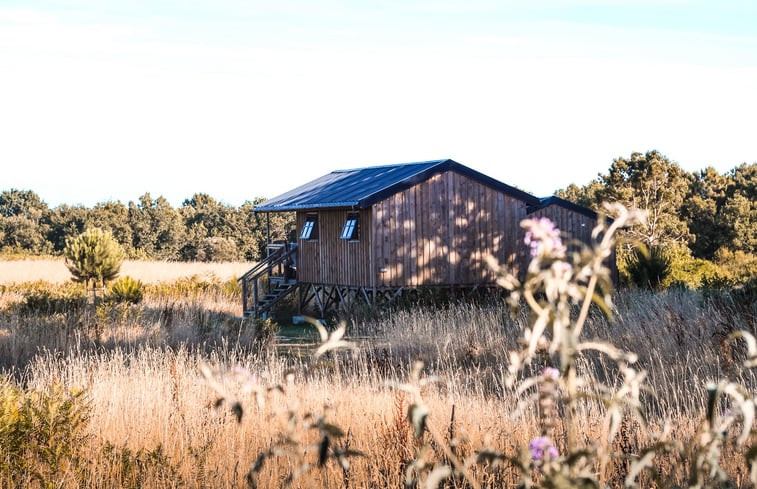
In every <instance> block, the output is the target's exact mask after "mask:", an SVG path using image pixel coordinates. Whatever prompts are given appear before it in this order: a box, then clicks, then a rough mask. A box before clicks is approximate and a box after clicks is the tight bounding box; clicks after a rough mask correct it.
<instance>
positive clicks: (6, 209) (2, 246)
mask: <svg viewBox="0 0 757 489" xmlns="http://www.w3.org/2000/svg"><path fill="white" fill-rule="evenodd" d="M49 214H50V209H49V208H48V207H47V204H46V203H44V202H43V201H42V200H41V199H40V198H39V196H38V195H37V194H35V193H34V192H32V191H31V190H15V189H11V190H5V191H3V192H1V193H0V250H3V251H12V252H24V253H32V254H40V253H50V252H52V247H51V246H50V244H49V243H48V241H47V239H46V233H47V231H48V230H49V225H48V224H47V221H48V217H49Z"/></svg>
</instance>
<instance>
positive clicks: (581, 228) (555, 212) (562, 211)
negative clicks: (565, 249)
mask: <svg viewBox="0 0 757 489" xmlns="http://www.w3.org/2000/svg"><path fill="white" fill-rule="evenodd" d="M529 217H548V218H549V219H551V220H552V222H553V223H555V226H557V229H559V230H560V232H561V233H562V234H563V235H564V236H565V237H566V238H565V239H564V241H565V240H567V241H568V242H569V241H570V240H574V241H581V242H582V243H584V244H589V245H590V244H591V231H592V230H593V229H594V227H595V226H596V225H597V220H596V219H593V218H591V217H589V216H585V215H583V214H580V213H578V212H575V211H572V210H570V209H566V208H565V207H562V206H559V205H554V204H553V205H548V206H547V207H544V208H543V209H539V210H537V211H534V212H533V213H531V214H529ZM615 260H616V255H615V251H614V250H613V253H612V254H611V255H610V257H609V258H608V260H607V263H606V265H607V266H608V267H609V268H610V270H611V272H612V279H613V282H615V283H616V284H617V283H618V265H617V263H616V261H615Z"/></svg>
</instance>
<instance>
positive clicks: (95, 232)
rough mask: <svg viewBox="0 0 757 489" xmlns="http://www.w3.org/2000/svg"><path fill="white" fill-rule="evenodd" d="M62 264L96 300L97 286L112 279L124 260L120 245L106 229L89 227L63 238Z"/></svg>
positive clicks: (102, 285) (102, 286) (103, 284)
mask: <svg viewBox="0 0 757 489" xmlns="http://www.w3.org/2000/svg"><path fill="white" fill-rule="evenodd" d="M63 256H64V258H65V263H66V266H67V267H68V269H69V270H70V271H71V275H73V277H72V280H73V281H74V282H84V284H85V286H86V287H87V288H90V286H91V289H92V293H93V295H94V298H95V300H97V287H98V286H99V287H100V288H105V284H106V283H107V282H108V281H110V280H112V279H114V278H116V277H117V276H118V273H119V271H120V270H121V263H123V260H124V251H123V248H121V246H120V245H119V244H118V242H117V241H116V240H115V239H114V238H113V235H112V234H111V233H110V232H108V231H103V230H102V229H100V228H90V229H87V230H86V231H84V232H83V233H81V234H80V235H78V236H76V237H73V238H70V239H68V240H67V241H66V249H65V250H64V251H63Z"/></svg>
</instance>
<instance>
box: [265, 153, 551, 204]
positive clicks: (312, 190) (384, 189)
mask: <svg viewBox="0 0 757 489" xmlns="http://www.w3.org/2000/svg"><path fill="white" fill-rule="evenodd" d="M450 170H451V171H455V172H457V173H459V174H462V175H465V176H466V177H468V178H471V179H472V180H475V181H477V182H479V183H481V184H483V185H486V186H488V187H491V188H493V189H495V190H499V191H501V192H504V193H505V194H507V195H510V196H512V197H515V198H518V199H520V200H523V201H525V202H526V203H527V204H528V205H532V206H538V205H539V204H540V200H539V199H538V198H537V197H534V196H533V195H531V194H529V193H527V192H524V191H522V190H518V189H516V188H515V187H511V186H509V185H507V184H504V183H502V182H500V181H498V180H495V179H493V178H491V177H488V176H486V175H484V174H483V173H479V172H477V171H476V170H473V169H471V168H468V167H467V166H463V165H461V164H460V163H457V162H456V161H453V160H449V159H447V160H433V161H423V162H419V163H404V164H399V165H385V166H372V167H368V168H356V169H353V170H337V171H334V172H331V173H329V174H328V175H324V176H322V177H320V178H317V179H315V180H313V181H312V182H309V183H306V184H304V185H302V186H300V187H297V188H295V189H293V190H290V191H289V192H286V193H283V194H281V195H279V196H278V197H274V198H272V199H270V200H267V201H265V202H262V203H261V204H260V205H258V206H255V211H258V212H283V211H295V210H307V209H329V208H345V207H347V208H359V209H365V208H367V207H370V206H371V205H373V204H375V203H376V202H379V201H381V200H383V199H385V198H387V197H389V196H391V195H394V194H396V193H397V192H401V191H403V190H405V189H408V188H410V187H412V186H413V185H416V184H418V183H421V182H423V181H425V180H428V179H429V178H431V177H432V176H434V175H437V174H439V173H443V172H446V171H450Z"/></svg>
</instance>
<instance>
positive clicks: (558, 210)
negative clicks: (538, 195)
mask: <svg viewBox="0 0 757 489" xmlns="http://www.w3.org/2000/svg"><path fill="white" fill-rule="evenodd" d="M528 217H547V218H549V219H550V220H551V221H552V222H553V223H555V226H557V229H559V230H560V232H561V233H562V234H563V235H564V236H566V237H567V238H568V240H571V239H573V240H576V241H581V242H583V243H590V242H591V230H592V229H594V226H596V225H597V220H596V219H592V218H591V217H589V216H586V215H584V214H580V213H578V212H575V211H572V210H570V209H566V208H565V207H561V206H559V205H548V206H547V207H544V208H542V209H539V210H537V211H534V212H532V213H531V214H529V215H528ZM566 244H567V243H566Z"/></svg>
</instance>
